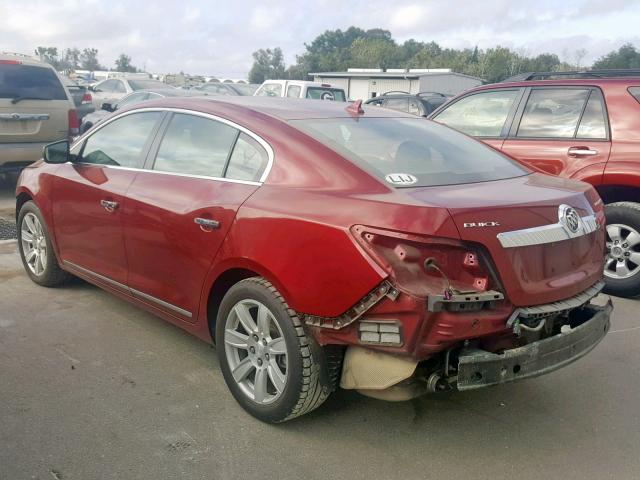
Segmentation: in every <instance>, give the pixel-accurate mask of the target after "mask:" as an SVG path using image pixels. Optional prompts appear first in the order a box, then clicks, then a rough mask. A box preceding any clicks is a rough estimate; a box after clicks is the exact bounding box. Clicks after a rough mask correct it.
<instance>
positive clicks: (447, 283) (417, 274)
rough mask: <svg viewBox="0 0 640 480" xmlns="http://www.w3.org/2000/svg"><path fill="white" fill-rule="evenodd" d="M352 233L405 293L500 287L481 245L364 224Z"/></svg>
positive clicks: (438, 293)
mask: <svg viewBox="0 0 640 480" xmlns="http://www.w3.org/2000/svg"><path fill="white" fill-rule="evenodd" d="M351 233H352V234H353V236H354V237H355V238H356V240H357V242H358V244H359V245H360V246H361V247H362V248H363V249H364V250H365V251H366V252H367V254H368V255H369V256H370V257H371V258H372V259H373V260H375V262H376V263H377V264H378V265H379V266H380V267H382V269H384V270H385V271H386V272H387V273H388V274H389V276H390V277H391V278H392V279H393V280H394V282H395V284H396V286H397V287H398V288H399V289H400V290H402V291H404V292H406V293H409V294H412V295H415V296H418V297H428V296H430V295H434V294H437V295H440V294H443V293H445V292H447V291H452V292H454V293H455V292H485V291H488V290H492V289H494V288H498V287H499V285H498V280H497V278H496V276H495V274H494V270H493V268H492V266H491V261H490V260H489V258H488V256H487V255H486V254H485V253H484V251H483V249H482V248H481V247H480V246H476V245H470V244H466V243H462V242H460V241H457V240H453V239H447V238H434V237H427V236H421V235H412V234H406V233H402V232H396V231H392V230H383V229H377V228H372V227H367V226H363V225H356V226H354V227H352V229H351ZM434 266H435V268H434Z"/></svg>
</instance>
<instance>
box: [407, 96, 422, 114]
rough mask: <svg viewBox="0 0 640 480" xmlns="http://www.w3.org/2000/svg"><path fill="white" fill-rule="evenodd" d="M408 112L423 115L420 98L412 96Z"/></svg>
mask: <svg viewBox="0 0 640 480" xmlns="http://www.w3.org/2000/svg"><path fill="white" fill-rule="evenodd" d="M408 112H409V113H411V114H413V115H422V108H420V100H418V99H417V98H410V99H409V110H408Z"/></svg>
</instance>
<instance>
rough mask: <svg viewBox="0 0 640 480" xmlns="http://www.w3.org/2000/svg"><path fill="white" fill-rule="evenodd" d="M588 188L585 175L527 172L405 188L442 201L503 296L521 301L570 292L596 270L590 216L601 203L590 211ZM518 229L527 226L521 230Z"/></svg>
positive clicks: (598, 234) (597, 249)
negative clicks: (494, 273)
mask: <svg viewBox="0 0 640 480" xmlns="http://www.w3.org/2000/svg"><path fill="white" fill-rule="evenodd" d="M591 189H592V187H591V186H589V185H587V184H585V183H581V182H575V181H572V180H567V179H561V178H556V177H549V176H546V175H540V174H532V175H527V176H524V177H518V178H513V179H509V180H501V181H495V182H485V183H475V184H467V185H453V186H446V187H427V188H419V189H418V188H416V189H410V190H407V193H408V195H409V196H410V197H412V198H413V199H414V200H422V201H424V202H425V203H429V204H432V205H439V206H442V207H446V208H447V209H448V210H449V213H450V214H451V217H452V218H453V220H454V222H455V224H456V227H457V228H458V231H459V233H460V237H461V239H462V240H464V241H469V242H474V243H478V244H481V245H483V246H484V247H485V248H486V249H487V251H488V252H489V254H490V255H491V257H492V259H493V262H494V265H495V266H496V268H497V270H498V275H499V277H500V281H501V283H502V285H503V288H504V289H505V293H506V295H507V296H508V298H509V300H510V301H511V302H512V303H513V304H514V305H516V306H527V305H539V304H544V303H550V302H555V301H558V300H563V299H566V298H569V297H572V296H574V295H576V294H578V293H580V292H582V291H583V290H586V289H587V288H589V287H590V286H592V285H593V284H594V283H596V282H597V281H598V280H599V279H601V278H602V269H603V260H604V253H603V252H604V234H603V230H602V228H599V225H600V224H599V223H596V222H595V217H596V216H597V217H598V219H599V220H598V221H599V222H602V219H603V213H602V207H601V206H600V207H598V211H597V212H594V207H593V206H592V204H591V202H590V201H589V200H588V199H587V196H586V195H585V194H587V195H593V192H590V190H591ZM595 198H597V197H595ZM563 205H567V206H569V207H572V208H573V209H575V212H577V214H578V216H579V217H581V218H582V219H583V220H580V221H579V228H578V231H577V232H571V233H569V232H568V231H567V230H566V228H564V225H566V224H565V223H564V222H563V221H562V220H561V219H560V217H559V210H560V207H561V206H563ZM584 219H586V220H584ZM591 219H593V221H591ZM540 227H542V228H540ZM567 228H568V227H567ZM525 229H534V230H533V231H531V230H529V231H526V232H522V230H525ZM593 230H595V231H593ZM584 232H590V233H584ZM499 234H502V235H499ZM567 236H572V237H573V238H566V237H567Z"/></svg>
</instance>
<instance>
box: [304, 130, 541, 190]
mask: <svg viewBox="0 0 640 480" xmlns="http://www.w3.org/2000/svg"><path fill="white" fill-rule="evenodd" d="M291 124H292V125H294V126H295V127H296V128H298V129H300V130H302V131H303V132H305V133H307V134H308V135H310V136H312V137H314V138H315V139H317V140H319V141H320V142H322V143H324V144H326V145H327V146H329V147H330V148H332V149H333V150H335V151H336V152H338V153H340V154H341V155H343V156H344V157H346V158H347V159H349V160H351V161H352V162H354V163H356V164H357V165H358V166H360V167H361V168H363V169H364V170H367V171H368V172H370V173H372V174H373V175H375V176H377V177H378V178H380V179H381V180H383V181H385V182H387V183H388V184H390V185H393V186H396V187H428V186H435V185H457V184H462V183H475V182H487V181H492V180H502V179H505V178H513V177H520V176H523V175H528V174H529V171H528V170H527V169H525V168H524V167H523V166H521V165H519V164H517V163H516V162H514V161H512V160H511V159H509V158H507V157H505V156H504V155H502V154H500V153H498V152H496V151H495V150H493V149H492V148H490V147H488V146H486V145H484V144H483V143H481V142H479V141H476V140H473V139H471V138H469V137H467V136H466V135H463V134H461V133H459V132H456V131H455V130H452V129H450V128H448V127H445V126H444V125H439V124H437V123H434V122H431V121H428V120H424V119H420V118H416V119H411V118H332V119H311V120H292V121H291Z"/></svg>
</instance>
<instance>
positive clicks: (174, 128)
mask: <svg viewBox="0 0 640 480" xmlns="http://www.w3.org/2000/svg"><path fill="white" fill-rule="evenodd" d="M237 136H238V130H236V129H235V128H233V127H230V126H229V125H226V124H224V123H221V122H217V121H215V120H210V119H208V118H203V117H198V116H195V115H186V114H181V113H180V114H174V116H173V118H172V119H171V123H170V124H169V127H168V128H167V131H166V133H165V134H164V138H163V139H162V143H161V144H160V149H159V150H158V155H157V156H156V161H155V164H154V166H153V169H154V170H160V171H163V172H172V173H182V174H188V175H203V176H207V177H222V176H223V175H224V167H225V165H226V163H227V158H228V157H229V153H230V152H231V148H232V147H233V144H234V142H235V141H236V137H237Z"/></svg>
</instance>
